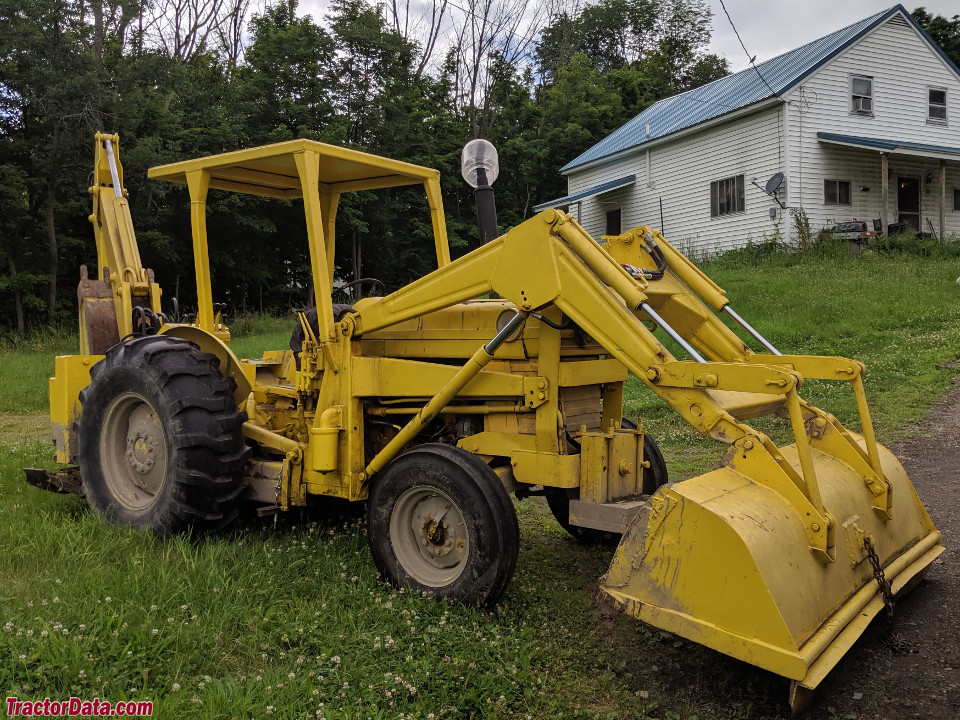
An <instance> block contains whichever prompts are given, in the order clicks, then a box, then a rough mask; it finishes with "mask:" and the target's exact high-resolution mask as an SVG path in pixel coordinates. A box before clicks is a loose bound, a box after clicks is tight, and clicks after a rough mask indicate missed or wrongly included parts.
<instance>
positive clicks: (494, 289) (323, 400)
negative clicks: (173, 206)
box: [27, 135, 943, 705]
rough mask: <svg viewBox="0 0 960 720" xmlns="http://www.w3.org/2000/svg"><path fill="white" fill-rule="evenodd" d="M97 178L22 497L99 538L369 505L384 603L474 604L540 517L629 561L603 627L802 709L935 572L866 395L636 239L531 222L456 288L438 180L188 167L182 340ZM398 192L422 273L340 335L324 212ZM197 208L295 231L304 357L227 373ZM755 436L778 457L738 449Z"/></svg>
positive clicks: (679, 262) (352, 168)
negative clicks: (89, 250)
mask: <svg viewBox="0 0 960 720" xmlns="http://www.w3.org/2000/svg"><path fill="white" fill-rule="evenodd" d="M478 162H482V159H478ZM94 177H95V182H94V185H93V187H91V188H90V192H91V194H92V196H93V213H92V214H91V215H90V220H91V222H92V224H93V228H94V235H95V237H96V241H97V252H98V260H99V268H98V270H97V274H96V277H95V279H92V278H90V277H88V274H87V272H86V269H85V268H82V269H81V282H80V286H79V289H78V296H79V300H80V352H79V354H77V355H71V356H66V357H58V358H57V359H56V376H55V377H54V378H52V379H51V381H50V407H51V410H50V414H51V420H52V424H53V434H54V443H55V445H56V458H57V460H58V461H59V462H60V463H63V464H64V465H66V466H67V467H66V468H65V469H63V470H61V471H59V472H56V473H48V472H44V471H39V470H28V471H27V475H28V479H29V480H30V482H32V483H33V484H35V485H38V486H40V487H43V488H45V489H49V490H55V491H59V492H76V493H79V494H81V495H83V496H84V497H86V499H87V501H88V502H89V504H90V505H91V507H92V508H93V509H94V510H95V511H96V512H97V513H98V514H100V515H101V516H103V517H104V518H105V519H107V520H109V521H111V522H115V523H119V524H123V525H129V526H133V527H135V528H139V529H143V530H149V531H152V532H154V533H157V534H160V535H170V534H173V533H179V532H182V531H188V530H192V531H195V532H203V531H215V530H219V529H220V528H222V527H224V526H225V525H226V524H227V523H229V522H230V521H231V520H232V519H234V517H235V516H236V515H237V503H238V501H240V500H241V499H245V500H247V501H253V502H255V503H259V504H260V506H261V508H262V510H263V511H264V512H265V513H269V512H282V511H286V510H289V509H291V508H295V507H298V506H304V505H306V504H308V503H323V501H324V497H335V498H345V499H347V500H354V501H360V500H367V501H368V503H367V507H368V511H367V522H368V534H369V540H370V548H371V552H372V555H373V559H374V561H375V563H376V566H377V568H378V569H379V571H380V572H381V573H382V575H383V576H384V577H385V578H386V579H387V580H389V581H390V582H392V583H394V584H396V585H399V586H404V587H408V588H413V589H415V590H417V591H422V592H427V593H430V594H434V595H436V596H441V597H450V598H456V599H460V600H463V601H465V602H470V603H477V604H490V603H494V602H496V601H497V599H498V598H499V597H500V596H501V595H502V593H503V592H504V589H505V588H506V586H507V584H508V583H509V581H510V578H511V575H512V574H513V572H514V569H515V565H516V559H517V551H518V527H517V519H516V514H515V512H514V507H513V501H512V499H511V497H510V496H511V494H512V495H515V496H516V497H517V498H523V497H526V496H530V495H537V494H540V495H545V496H546V497H547V499H548V501H549V503H550V506H551V508H552V509H553V511H554V513H555V514H557V516H558V520H559V521H560V522H561V524H563V525H564V527H566V528H568V529H569V530H570V531H571V532H572V533H573V534H574V535H577V536H579V537H591V536H596V535H598V534H602V533H610V534H613V535H621V534H622V540H621V541H620V544H619V547H618V548H617V550H616V554H615V556H614V558H613V562H612V564H611V566H610V569H609V571H608V572H607V574H606V575H605V576H604V577H603V578H602V579H601V581H600V593H601V596H602V597H605V598H606V599H607V601H608V602H609V603H611V604H612V605H613V606H614V607H615V608H616V609H618V610H623V611H625V612H627V613H629V614H630V615H633V616H635V617H637V618H639V619H640V620H643V621H644V622H647V623H650V624H652V625H655V626H657V627H660V628H664V629H666V630H668V631H670V632H673V633H677V634H679V635H681V636H683V637H686V638H690V639H692V640H694V641H696V642H698V643H702V644H704V645H706V646H708V647H711V648H714V649H716V650H718V651H720V652H723V653H727V654H729V655H732V656H733V657H736V658H739V659H741V660H744V661H746V662H749V663H753V664H754V665H758V666H760V667H762V668H766V669H768V670H770V671H772V672H774V673H778V674H780V675H783V676H785V677H787V678H790V679H791V680H792V681H793V685H792V687H793V692H792V697H791V701H792V702H793V703H794V705H800V704H802V702H803V701H804V699H805V697H806V696H808V695H809V693H807V692H805V691H806V690H809V689H812V688H814V687H816V686H817V684H818V683H820V681H821V680H822V679H823V678H824V676H825V675H826V673H827V672H828V671H829V670H830V669H831V668H832V667H833V666H834V665H835V664H836V663H837V662H838V660H839V659H840V658H841V656H842V655H843V654H844V653H845V652H846V651H847V650H848V649H849V648H850V647H851V645H852V644H853V643H854V641H855V640H856V638H857V637H858V636H859V635H860V634H861V633H862V632H863V630H864V629H865V628H866V626H867V624H868V623H869V622H870V620H871V619H872V618H873V617H874V616H875V615H876V614H877V613H878V612H879V611H880V610H881V609H882V608H883V606H884V603H885V601H887V602H888V601H889V600H890V598H891V596H892V594H895V593H898V592H900V591H902V590H904V589H906V588H908V587H911V586H912V585H913V584H915V582H916V581H917V580H918V579H919V577H920V575H921V573H922V572H923V571H924V570H925V569H926V568H927V567H928V566H929V565H930V563H931V562H932V561H933V559H934V558H935V557H936V556H937V555H938V554H939V553H940V552H941V551H942V550H943V548H942V547H941V544H940V533H939V532H937V530H936V529H935V528H934V527H933V524H932V523H931V521H930V518H929V517H928V515H927V513H926V511H925V510H924V507H923V505H922V503H921V502H920V500H919V498H918V497H917V494H916V491H915V490H914V488H913V486H912V485H911V483H910V481H909V480H908V478H907V476H906V475H905V473H904V471H903V468H902V467H901V465H900V463H899V462H898V461H897V460H896V458H895V457H894V456H893V455H892V454H891V453H890V452H888V451H887V450H886V449H885V448H884V447H882V446H880V445H878V444H877V441H876V439H875V437H874V432H873V428H872V425H871V421H870V414H869V411H868V408H867V402H866V399H865V396H864V389H863V374H864V366H863V365H862V364H861V363H859V362H857V361H854V360H849V359H846V358H842V357H812V356H800V355H782V354H780V353H779V352H778V351H777V350H776V349H775V348H774V347H773V346H772V345H771V344H770V343H768V342H767V341H766V340H765V339H764V338H762V337H761V336H760V335H759V333H757V332H756V331H755V330H754V329H753V328H752V327H750V325H749V324H747V323H746V321H744V320H743V319H742V318H740V316H739V315H737V313H736V312H734V310H733V308H732V307H731V305H730V302H729V301H728V299H727V297H726V295H725V293H724V291H723V290H722V289H721V288H719V287H718V286H717V285H715V284H714V283H713V282H712V281H711V280H710V279H709V278H708V277H707V276H705V275H704V274H703V273H702V272H701V271H700V270H699V269H698V268H697V267H696V266H695V265H693V264H692V263H691V262H690V261H688V260H687V259H686V258H685V257H684V256H683V255H682V254H681V253H680V252H678V251H677V250H676V249H675V248H674V247H673V246H672V245H671V244H670V243H669V242H668V241H667V240H666V239H665V238H664V237H663V236H662V235H661V234H660V233H659V232H657V231H655V230H652V229H650V228H646V227H638V228H634V229H633V230H631V231H629V232H627V233H624V234H622V235H620V236H618V237H612V238H607V239H606V242H605V244H603V245H601V244H599V243H597V242H596V241H595V240H594V239H593V238H591V237H590V236H589V235H588V234H587V233H586V232H585V231H584V229H583V228H582V227H580V225H578V224H577V223H576V222H575V221H574V219H573V218H572V217H571V216H570V215H567V214H564V213H562V212H557V211H552V210H550V211H545V212H542V213H540V214H539V215H537V216H535V217H533V218H531V219H530V220H527V221H526V222H524V223H523V224H521V225H518V226H517V227H515V228H514V229H512V230H510V231H509V232H507V233H506V234H504V235H502V236H500V237H497V238H495V239H492V240H491V241H490V242H488V243H486V244H484V245H482V246H481V247H479V248H478V249H476V250H474V251H472V252H470V253H468V254H466V255H464V256H463V257H461V258H459V259H457V260H455V261H451V259H450V254H449V249H448V245H447V239H446V230H445V226H444V215H443V208H442V206H441V200H440V185H439V174H438V173H437V172H436V171H434V170H430V169H427V168H423V167H418V166H415V165H411V164H408V163H404V162H398V161H394V160H390V159H385V158H382V157H376V156H373V155H369V154H366V153H362V152H357V151H354V150H349V149H345V148H342V147H333V146H330V145H325V144H321V143H317V142H312V141H308V140H293V141H289V142H283V143H279V144H275V145H269V146H265V147H259V148H253V149H247V150H240V151H236V152H230V153H225V154H221V155H214V156H210V157H204V158H199V159H195V160H187V161H184V162H179V163H175V164H171V165H164V166H161V167H155V168H153V169H151V170H150V172H149V177H151V178H153V179H154V180H162V181H167V182H173V183H180V184H184V185H186V186H187V188H188V190H189V193H190V201H191V220H192V228H193V249H194V259H195V267H196V289H197V297H198V310H197V314H196V317H195V319H193V320H192V321H191V322H180V323H178V322H173V321H172V320H171V319H170V318H167V317H166V316H165V315H164V314H163V313H162V312H161V292H160V288H159V287H158V285H157V283H156V282H155V280H154V276H153V273H152V272H151V271H150V270H147V269H145V268H144V267H142V265H141V262H140V256H139V251H138V249H137V243H136V240H135V237H134V232H133V224H132V221H131V217H130V211H129V206H128V204H127V200H126V197H125V191H124V189H123V169H122V166H121V164H120V158H119V140H118V138H117V136H115V135H98V136H97V139H96V159H95V173H94ZM403 185H420V186H422V187H423V188H424V191H425V194H426V198H427V203H428V205H429V208H430V213H431V217H432V222H433V229H434V236H435V241H436V256H437V269H436V270H435V271H433V272H431V273H430V274H428V275H426V276H425V277H423V278H421V279H419V280H417V281H416V282H414V283H412V284H410V285H408V286H406V287H404V288H402V289H400V290H398V291H396V292H394V293H392V294H389V295H387V296H386V297H369V298H364V299H361V300H358V301H357V302H356V303H355V304H354V305H353V306H352V307H350V306H341V305H338V306H334V305H333V303H332V301H331V290H332V287H333V283H334V266H333V257H334V242H335V234H336V230H335V222H336V215H337V206H338V201H339V198H340V196H341V195H342V194H343V193H348V192H355V191H360V190H370V189H375V188H388V187H397V186H403ZM211 188H215V189H218V190H225V191H231V192H238V193H250V194H254V195H260V196H267V197H272V198H280V199H283V200H297V201H301V202H302V204H303V208H304V216H305V222H306V232H305V236H306V239H307V242H308V244H309V251H310V259H311V263H312V275H313V294H314V297H315V298H316V315H315V317H314V316H313V315H312V313H311V314H309V315H308V314H306V313H301V314H300V316H299V328H298V331H297V333H296V335H297V338H295V340H296V341H295V342H294V343H292V344H293V346H294V347H295V348H296V349H295V350H277V351H272V352H267V353H265V354H264V356H263V357H261V358H256V359H239V358H238V357H236V355H235V354H234V353H233V352H232V351H231V349H230V334H229V331H228V329H227V327H226V326H225V324H224V322H223V318H222V317H221V316H220V315H219V314H218V313H217V312H215V306H214V303H213V298H212V293H211V280H210V270H209V262H208V252H207V234H206V222H205V202H206V198H207V194H208V191H209V189H211ZM719 313H724V314H726V315H728V316H729V317H730V318H731V319H732V320H733V321H736V323H738V324H739V326H740V327H742V328H743V331H744V334H745V335H746V336H748V337H749V338H751V344H754V343H755V344H757V345H759V346H760V347H761V348H762V351H760V352H754V351H753V350H751V349H750V347H749V346H748V345H747V343H745V342H744V340H742V339H741V337H740V336H739V335H738V334H737V333H735V332H733V331H732V330H731V329H730V328H729V327H728V325H727V323H725V322H723V321H722V320H721V319H720V317H719ZM652 327H659V328H660V329H661V330H662V331H663V332H664V333H665V334H666V335H667V336H669V337H670V338H671V339H672V340H673V341H674V342H675V343H676V346H677V347H679V348H680V349H681V350H682V352H683V353H684V355H685V356H686V358H685V359H678V358H677V357H675V356H674V355H673V354H671V352H670V351H669V350H668V348H667V347H666V346H665V345H664V344H662V343H661V342H660V341H659V340H658V339H657V337H656V336H655V335H654V333H653V331H652V330H651V328H652ZM628 372H629V373H633V374H634V375H636V376H637V377H638V378H639V379H640V380H641V381H643V382H644V383H645V384H646V385H647V386H648V387H649V388H650V389H651V390H652V391H653V392H654V393H656V394H657V395H658V396H659V397H661V398H662V399H663V400H664V401H666V402H667V403H668V404H669V405H670V406H671V407H672V408H673V409H674V410H675V411H676V412H678V413H679V414H680V415H681V416H682V417H683V418H684V419H685V420H686V421H687V422H688V423H689V424H690V425H691V426H693V427H694V428H695V429H696V430H697V431H699V432H700V433H702V434H703V435H706V436H709V437H711V438H714V439H716V440H718V441H720V442H721V443H724V444H725V445H726V446H727V450H726V454H725V455H724V457H723V461H722V464H721V465H720V467H719V469H717V470H714V471H712V472H709V473H706V474H705V475H702V476H699V477H695V478H692V479H690V480H685V481H683V482H677V483H672V484H667V483H666V479H667V478H666V469H665V467H664V464H663V459H662V456H661V455H660V453H659V451H658V449H657V447H656V444H655V443H654V442H653V441H652V440H651V438H650V437H649V436H648V435H647V434H646V433H645V432H644V430H643V428H642V427H634V426H633V425H632V424H630V423H628V422H625V421H623V420H622V415H621V413H622V404H623V387H624V381H625V380H626V379H627V375H628ZM810 378H816V379H819V380H827V381H833V382H841V383H844V384H846V385H847V386H848V388H849V391H850V392H852V393H853V395H854V396H855V398H856V403H857V407H858V409H859V419H860V426H861V432H860V433H856V432H853V431H851V430H849V429H847V428H845V427H844V426H843V425H841V424H840V423H839V422H838V421H837V420H836V418H834V417H833V416H832V415H830V414H829V413H827V412H825V411H823V410H820V409H818V408H816V407H813V406H811V405H809V404H807V403H806V402H804V400H803V399H802V398H801V396H800V390H801V387H802V385H803V383H804V380H805V379H810ZM766 415H775V416H777V417H779V418H781V419H782V420H783V422H784V423H785V424H786V427H787V428H789V431H790V432H792V434H793V439H794V442H793V443H792V444H790V445H788V446H785V447H778V446H777V445H776V444H775V443H774V442H772V441H771V440H770V438H769V437H767V436H766V435H765V434H764V433H762V432H760V431H759V430H757V429H756V428H754V427H751V426H750V425H749V424H747V421H749V420H751V419H753V418H757V417H760V416H766Z"/></svg>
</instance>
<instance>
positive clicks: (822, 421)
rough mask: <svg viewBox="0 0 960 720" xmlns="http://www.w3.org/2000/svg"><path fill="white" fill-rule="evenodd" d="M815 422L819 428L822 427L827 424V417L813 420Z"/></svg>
mask: <svg viewBox="0 0 960 720" xmlns="http://www.w3.org/2000/svg"><path fill="white" fill-rule="evenodd" d="M813 424H814V425H816V426H817V427H818V428H822V427H826V426H827V421H826V419H825V418H822V417H818V418H817V419H816V420H814V421H813Z"/></svg>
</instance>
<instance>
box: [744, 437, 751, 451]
mask: <svg viewBox="0 0 960 720" xmlns="http://www.w3.org/2000/svg"><path fill="white" fill-rule="evenodd" d="M743 449H744V450H753V440H751V439H750V438H747V439H746V440H744V441H743Z"/></svg>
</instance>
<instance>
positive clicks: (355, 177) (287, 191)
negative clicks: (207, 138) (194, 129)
mask: <svg viewBox="0 0 960 720" xmlns="http://www.w3.org/2000/svg"><path fill="white" fill-rule="evenodd" d="M298 153H316V154H317V155H318V156H319V158H320V177H319V179H320V182H321V184H324V185H327V186H329V189H330V190H331V191H333V192H338V193H344V192H351V191H356V190H372V189H376V188H385V187H396V186H399V185H414V184H420V183H423V182H425V181H427V180H436V179H437V178H439V175H440V173H439V172H438V171H436V170H433V169H430V168H425V167H421V166H420V165H413V164H411V163H406V162H401V161H399V160H391V159H389V158H384V157H379V156H377V155H370V154H368V153H364V152H360V151H359V150H351V149H349V148H343V147H338V146H336V145H328V144H326V143H321V142H316V141H313V140H288V141H286V142H281V143H275V144H273V145H264V146H261V147H256V148H250V149H249V150H236V151H234V152H228V153H222V154H220V155H210V156H207V157H203V158H197V159H196V160H185V161H183V162H177V163H171V164H169V165H158V166H157V167H154V168H150V170H149V171H148V173H147V176H148V177H150V178H152V179H154V180H166V181H168V182H174V183H182V184H186V182H187V173H189V172H193V171H196V170H206V171H207V172H209V173H210V187H211V188H217V189H219V190H230V191H232V192H240V193H247V194H250V195H265V196H268V197H276V198H288V199H289V198H299V197H301V196H302V190H301V184H300V175H299V174H298V173H297V164H296V161H295V159H294V157H295V155H297V154H298Z"/></svg>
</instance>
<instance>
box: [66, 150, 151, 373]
mask: <svg viewBox="0 0 960 720" xmlns="http://www.w3.org/2000/svg"><path fill="white" fill-rule="evenodd" d="M96 142H97V146H96V158H95V162H94V184H93V185H92V186H91V187H90V194H91V195H92V196H93V212H92V213H91V214H90V222H91V223H92V224H93V234H94V237H95V238H96V242H97V264H98V271H97V277H96V278H95V279H94V280H91V279H89V277H88V274H87V269H86V267H85V266H84V267H82V268H81V280H80V286H79V288H78V289H77V296H78V299H79V302H80V352H81V354H83V355H90V354H102V353H103V352H104V351H105V350H106V349H107V348H108V347H110V346H111V345H113V344H114V343H116V342H118V341H119V340H120V338H123V337H125V336H127V335H129V334H130V333H131V332H133V329H134V328H133V308H134V307H135V306H139V307H143V308H145V309H148V310H150V312H152V313H159V312H160V286H159V285H157V284H156V283H155V282H154V280H153V271H152V270H148V269H146V268H144V267H143V265H142V264H141V262H140V249H139V247H138V246H137V238H136V235H135V234H134V231H133V220H132V219H131V217H130V205H129V203H128V201H127V197H126V190H125V189H124V188H123V166H122V165H121V164H120V159H119V152H120V148H119V142H120V140H119V137H118V136H117V135H107V134H103V133H97V136H96Z"/></svg>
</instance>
